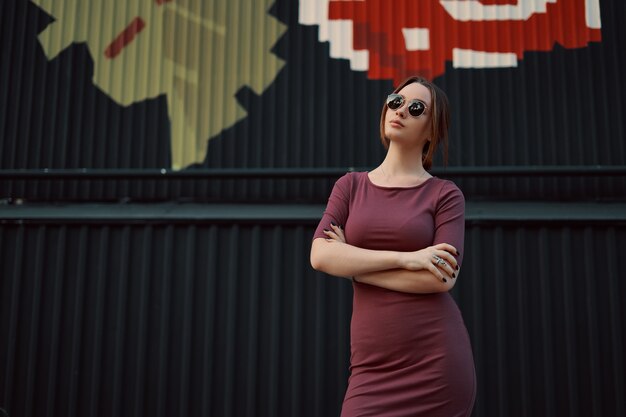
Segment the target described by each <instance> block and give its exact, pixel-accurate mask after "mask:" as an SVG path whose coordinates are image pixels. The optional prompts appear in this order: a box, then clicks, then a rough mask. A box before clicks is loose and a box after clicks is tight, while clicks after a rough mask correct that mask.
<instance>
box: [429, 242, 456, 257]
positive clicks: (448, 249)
mask: <svg viewBox="0 0 626 417" xmlns="http://www.w3.org/2000/svg"><path fill="white" fill-rule="evenodd" d="M433 248H435V249H438V250H444V251H446V252H449V253H451V254H453V255H456V256H459V255H460V253H459V251H458V250H456V248H455V247H454V246H452V245H450V244H448V243H439V244H437V245H435V246H433Z"/></svg>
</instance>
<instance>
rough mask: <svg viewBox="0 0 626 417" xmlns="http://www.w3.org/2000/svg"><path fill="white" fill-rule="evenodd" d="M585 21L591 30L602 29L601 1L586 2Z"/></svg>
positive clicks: (590, 0)
mask: <svg viewBox="0 0 626 417" xmlns="http://www.w3.org/2000/svg"><path fill="white" fill-rule="evenodd" d="M585 20H586V22H587V26H588V27H590V28H591V29H600V28H601V27H602V22H601V21H600V0H585Z"/></svg>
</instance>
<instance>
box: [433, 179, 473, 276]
mask: <svg viewBox="0 0 626 417" xmlns="http://www.w3.org/2000/svg"><path fill="white" fill-rule="evenodd" d="M464 239H465V197H463V193H462V192H461V190H459V188H458V187H457V186H456V185H455V184H454V183H453V182H451V181H446V182H445V183H444V185H443V187H442V188H441V192H440V194H439V199H438V201H437V208H436V212H435V238H434V239H433V245H436V244H439V243H449V244H450V245H452V246H454V247H455V248H456V249H457V250H458V251H459V253H460V254H461V255H460V256H457V257H456V258H457V261H458V263H459V266H460V265H461V263H462V261H463V253H464V247H463V242H464Z"/></svg>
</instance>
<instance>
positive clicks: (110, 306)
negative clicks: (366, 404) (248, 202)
mask: <svg viewBox="0 0 626 417" xmlns="http://www.w3.org/2000/svg"><path fill="white" fill-rule="evenodd" d="M312 232H313V227H312V226H311V225H309V226H288V225H275V226H269V225H266V226H259V225H246V224H230V225H218V224H214V225H211V224H205V225H202V224H200V225H198V224H180V225H159V224H143V225H130V224H126V225H124V224H119V225H97V224H94V225H83V226H80V225H71V224H54V223H52V224H39V225H36V224H25V225H18V224H12V225H8V224H5V225H4V226H3V227H2V229H1V230H0V233H1V239H0V242H1V248H0V254H1V255H0V256H1V261H2V262H1V269H2V274H3V276H4V277H5V278H4V279H3V280H2V287H1V291H2V292H1V295H0V302H1V305H2V307H1V309H2V315H1V317H2V320H1V321H0V334H2V339H3V340H4V341H5V342H4V343H2V344H0V357H1V358H2V362H0V364H2V366H1V367H0V370H1V371H2V372H1V374H0V393H1V394H2V397H1V398H2V402H1V403H0V404H1V405H2V407H4V408H6V409H7V410H8V411H9V415H11V416H46V415H47V416H85V415H89V416H105V415H116V416H118V415H122V416H124V415H129V416H130V415H156V416H162V415H163V416H164V415H188V416H206V415H212V416H277V415H281V416H332V415H338V411H339V407H340V404H341V400H342V394H343V390H344V389H345V383H346V379H347V365H348V356H349V343H348V342H349V339H348V337H349V334H348V332H349V319H350V311H351V307H350V304H351V289H350V286H349V283H348V282H346V281H343V280H340V279H337V278H332V277H324V276H322V275H321V274H318V273H314V272H313V271H312V270H311V269H310V268H308V267H306V266H304V265H306V262H307V258H308V247H309V241H310V236H311V234H312ZM467 232H468V234H467V239H466V261H465V264H466V265H467V268H466V269H465V270H464V271H462V275H461V279H460V281H459V284H458V285H457V286H456V287H455V289H454V290H453V291H454V296H455V298H456V299H457V301H458V303H459V305H460V308H461V310H462V311H463V314H464V317H465V321H466V324H467V327H468V330H469V333H470V336H471V339H472V343H473V349H474V356H475V360H476V367H477V375H478V393H479V394H478V398H477V403H476V408H475V412H474V415H475V416H527V417H536V416H581V417H582V416H598V417H599V416H621V415H624V412H625V411H626V400H625V398H624V395H623V393H624V390H625V388H626V387H625V381H624V375H626V365H625V363H624V343H625V339H624V336H625V335H626V320H624V318H625V317H626V311H624V304H623V302H622V301H623V300H624V299H625V297H626V285H624V283H623V281H622V280H621V279H620V274H619V270H620V267H621V264H620V262H621V261H620V259H621V258H620V254H621V253H623V252H624V251H626V228H625V227H624V225H621V226H602V225H595V226H592V225H576V224H569V225H568V224H552V225H550V224H539V223H535V224H531V225H524V224H517V225H508V226H506V225H497V224H493V223H492V224H482V225H481V224H471V223H470V224H469V225H468V229H467Z"/></svg>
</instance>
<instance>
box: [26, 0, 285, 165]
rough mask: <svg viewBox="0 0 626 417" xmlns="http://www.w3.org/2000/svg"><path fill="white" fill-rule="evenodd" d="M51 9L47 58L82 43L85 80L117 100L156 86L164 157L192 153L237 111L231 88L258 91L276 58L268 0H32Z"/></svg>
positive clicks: (187, 157) (126, 101)
mask: <svg viewBox="0 0 626 417" xmlns="http://www.w3.org/2000/svg"><path fill="white" fill-rule="evenodd" d="M31 1H32V2H33V3H35V4H37V5H38V6H39V7H41V8H42V9H43V10H45V11H46V12H47V13H48V14H50V15H52V16H53V17H54V18H55V21H54V22H53V23H51V24H50V25H49V26H48V27H47V28H46V29H45V30H44V31H43V32H42V33H41V34H40V36H39V41H40V43H41V45H42V47H43V49H44V51H45V53H46V56H47V57H48V59H53V58H54V57H55V56H56V55H57V54H59V53H60V52H61V51H62V50H63V49H65V48H67V47H68V46H70V45H71V44H72V43H83V42H84V43H86V45H87V47H88V49H89V51H90V53H91V56H92V58H93V61H94V75H93V82H94V84H95V85H96V86H98V87H99V88H100V89H101V90H102V91H104V92H105V93H106V94H108V95H109V96H110V97H111V98H112V99H113V100H115V101H116V102H117V103H119V104H120V105H122V106H129V105H131V104H133V103H135V102H137V101H142V100H145V99H148V98H153V97H157V96H159V95H161V94H165V95H166V97H167V105H168V113H169V118H170V122H171V152H172V166H173V168H175V169H179V168H182V167H184V166H187V165H189V164H192V163H196V162H201V161H203V160H204V157H205V155H206V153H207V144H208V140H209V139H210V138H211V137H214V136H216V135H217V134H219V133H220V132H221V131H222V130H224V129H227V128H229V127H231V126H232V125H234V124H235V123H236V122H237V121H239V120H241V119H242V118H244V117H245V116H246V114H247V113H246V111H245V109H244V108H243V107H241V106H240V105H239V103H237V101H236V99H235V94H236V93H237V91H238V90H240V89H241V88H242V87H244V86H248V87H250V88H251V89H252V90H253V91H254V92H255V93H256V94H261V93H262V92H263V91H264V90H265V89H266V88H267V87H268V86H269V85H270V84H271V83H272V82H273V81H274V79H275V77H276V75H277V74H278V72H279V71H280V69H281V68H282V67H283V65H284V62H283V61H282V60H281V59H279V58H278V57H276V56H275V55H274V54H272V53H271V52H270V49H271V48H272V47H273V45H274V44H275V43H276V41H277V40H278V39H279V38H280V37H281V36H282V35H283V33H284V32H285V30H286V26H285V25H283V24H282V23H280V22H279V21H278V20H277V19H275V18H274V17H273V16H271V15H269V14H268V9H269V8H270V7H271V5H272V3H273V2H274V0H254V1H249V0H211V1H202V0H179V1H176V0H174V1H170V2H166V3H163V4H160V5H159V4H157V2H156V1H155V0H123V1H120V0H116V1H104V0H64V1H59V0H31ZM136 18H140V19H141V20H142V21H143V23H144V24H145V26H144V28H143V29H142V30H141V31H140V32H139V33H137V34H136V36H135V38H134V39H133V40H132V41H131V42H130V43H128V44H127V45H126V46H125V47H124V48H123V49H122V50H121V52H120V53H119V55H117V56H116V57H114V58H108V57H106V56H105V50H106V48H107V47H108V46H109V45H110V44H111V43H112V42H113V40H114V39H115V38H116V37H117V36H118V35H119V34H120V33H122V32H123V31H124V30H125V28H126V27H127V26H128V25H129V24H130V23H131V22H133V20H135V19H136Z"/></svg>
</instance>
